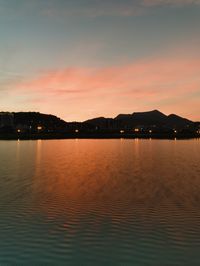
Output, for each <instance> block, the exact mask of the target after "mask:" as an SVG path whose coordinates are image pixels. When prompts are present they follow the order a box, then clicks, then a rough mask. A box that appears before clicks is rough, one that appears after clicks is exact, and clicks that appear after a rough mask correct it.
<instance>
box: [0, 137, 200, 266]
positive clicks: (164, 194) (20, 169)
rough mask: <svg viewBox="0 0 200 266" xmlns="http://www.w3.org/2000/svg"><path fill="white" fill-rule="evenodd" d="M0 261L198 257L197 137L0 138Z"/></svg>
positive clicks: (158, 261)
mask: <svg viewBox="0 0 200 266" xmlns="http://www.w3.org/2000/svg"><path fill="white" fill-rule="evenodd" d="M0 158H1V160H0V265H123V266H124V265H181V266H182V265H200V141H199V140H180V141H175V140H44V141H41V140H38V141H0Z"/></svg>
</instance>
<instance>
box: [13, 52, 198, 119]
mask: <svg viewBox="0 0 200 266" xmlns="http://www.w3.org/2000/svg"><path fill="white" fill-rule="evenodd" d="M199 69H200V60H199V58H198V57H196V58H195V57H192V58H190V57H187V56H185V57H184V56H181V55H179V56H173V57H172V56H171V57H160V58H159V57H158V58H151V59H148V60H143V61H138V62H133V63H131V64H125V65H120V66H112V67H103V68H89V67H71V68H65V69H57V70H54V71H46V72H45V73H43V74H40V75H38V76H36V77H34V78H30V79H27V80H26V79H25V80H23V81H20V82H18V84H16V83H15V84H13V87H12V92H10V93H11V95H12V97H13V98H15V97H16V96H17V98H18V99H20V95H21V100H20V101H21V103H24V104H26V103H27V102H28V103H29V104H30V103H32V106H34V108H35V107H36V109H38V108H40V110H41V111H42V110H43V111H44V112H47V111H48V112H51V109H52V106H54V109H55V110H56V112H57V114H59V115H61V116H62V117H63V118H66V117H65V115H64V112H66V110H71V112H72V113H71V114H70V116H69V117H71V119H72V118H73V119H76V118H78V119H79V120H84V119H87V118H88V117H91V116H93V115H95V116H96V115H102V114H106V113H107V114H109V115H110V114H113V113H116V114H117V113H118V112H120V110H124V111H126V110H127V111H128V112H132V111H134V110H136V109H139V110H145V109H146V108H148V109H149V108H151V107H152V109H154V108H155V107H156V108H163V110H166V111H167V112H168V111H169V112H173V110H174V109H176V110H177V111H179V112H178V113H179V114H183V115H184V116H187V110H185V109H184V106H183V103H186V104H184V105H187V106H190V101H191V102H193V101H194V99H195V98H198V92H199V91H200V90H199V88H200V78H199V77H200V71H199ZM10 87H11V85H10ZM195 95H197V96H195ZM176 105H177V106H179V108H178V107H177V106H176ZM170 106H171V107H172V106H173V107H176V108H173V109H171V110H169V107H170ZM181 106H182V107H181ZM194 108H196V109H198V110H200V109H199V107H197V106H196V105H195V106H194V105H193V106H191V110H192V109H193V110H194ZM196 109H195V110H196ZM90 110H94V111H93V112H92V113H91V111H90ZM53 113H54V112H53ZM69 117H67V119H68V120H69V119H70V118H69ZM73 119H72V120H73Z"/></svg>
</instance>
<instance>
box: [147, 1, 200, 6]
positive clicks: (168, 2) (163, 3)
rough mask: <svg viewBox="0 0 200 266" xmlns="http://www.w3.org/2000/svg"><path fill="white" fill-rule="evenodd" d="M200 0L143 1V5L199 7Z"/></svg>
mask: <svg viewBox="0 0 200 266" xmlns="http://www.w3.org/2000/svg"><path fill="white" fill-rule="evenodd" d="M199 4H200V0H143V5H145V6H149V7H153V6H161V5H170V6H182V5H199Z"/></svg>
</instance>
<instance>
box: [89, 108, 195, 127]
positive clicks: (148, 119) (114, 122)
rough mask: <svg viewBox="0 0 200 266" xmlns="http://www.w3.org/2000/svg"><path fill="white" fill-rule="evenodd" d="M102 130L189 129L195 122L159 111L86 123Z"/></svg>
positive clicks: (91, 120)
mask: <svg viewBox="0 0 200 266" xmlns="http://www.w3.org/2000/svg"><path fill="white" fill-rule="evenodd" d="M86 122H87V123H90V124H93V125H96V126H98V127H101V128H103V127H104V128H107V127H109V126H110V127H112V128H119V127H123V128H132V127H135V126H157V127H163V126H165V127H169V128H173V127H177V128H178V127H182V128H183V127H188V126H192V125H194V122H192V121H190V120H188V119H186V118H183V117H180V116H178V115H175V114H171V115H169V116H167V115H165V114H163V113H162V112H160V111H158V110H153V111H148V112H134V113H133V114H119V115H118V116H116V117H115V118H114V119H112V118H105V117H99V118H94V119H90V120H87V121H86Z"/></svg>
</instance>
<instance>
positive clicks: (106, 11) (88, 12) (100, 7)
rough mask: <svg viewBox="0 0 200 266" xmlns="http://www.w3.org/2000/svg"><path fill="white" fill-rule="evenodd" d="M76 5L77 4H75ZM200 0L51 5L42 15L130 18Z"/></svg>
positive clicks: (198, 2)
mask: <svg viewBox="0 0 200 266" xmlns="http://www.w3.org/2000/svg"><path fill="white" fill-rule="evenodd" d="M75 3H76V2H75ZM199 4H200V0H125V1H112V0H110V1H109V0H108V1H94V2H93V3H90V5H86V4H84V3H83V4H82V5H81V4H80V3H79V4H78V3H77V4H75V5H74V6H68V5H66V6H65V8H63V7H59V5H57V6H53V5H50V6H48V7H46V8H43V9H42V11H41V12H42V14H43V15H46V16H50V17H58V18H59V17H65V18H66V17H89V18H97V17H129V16H139V15H143V14H145V13H146V12H147V11H148V10H151V9H152V8H154V7H156V6H171V7H180V6H184V5H199Z"/></svg>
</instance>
